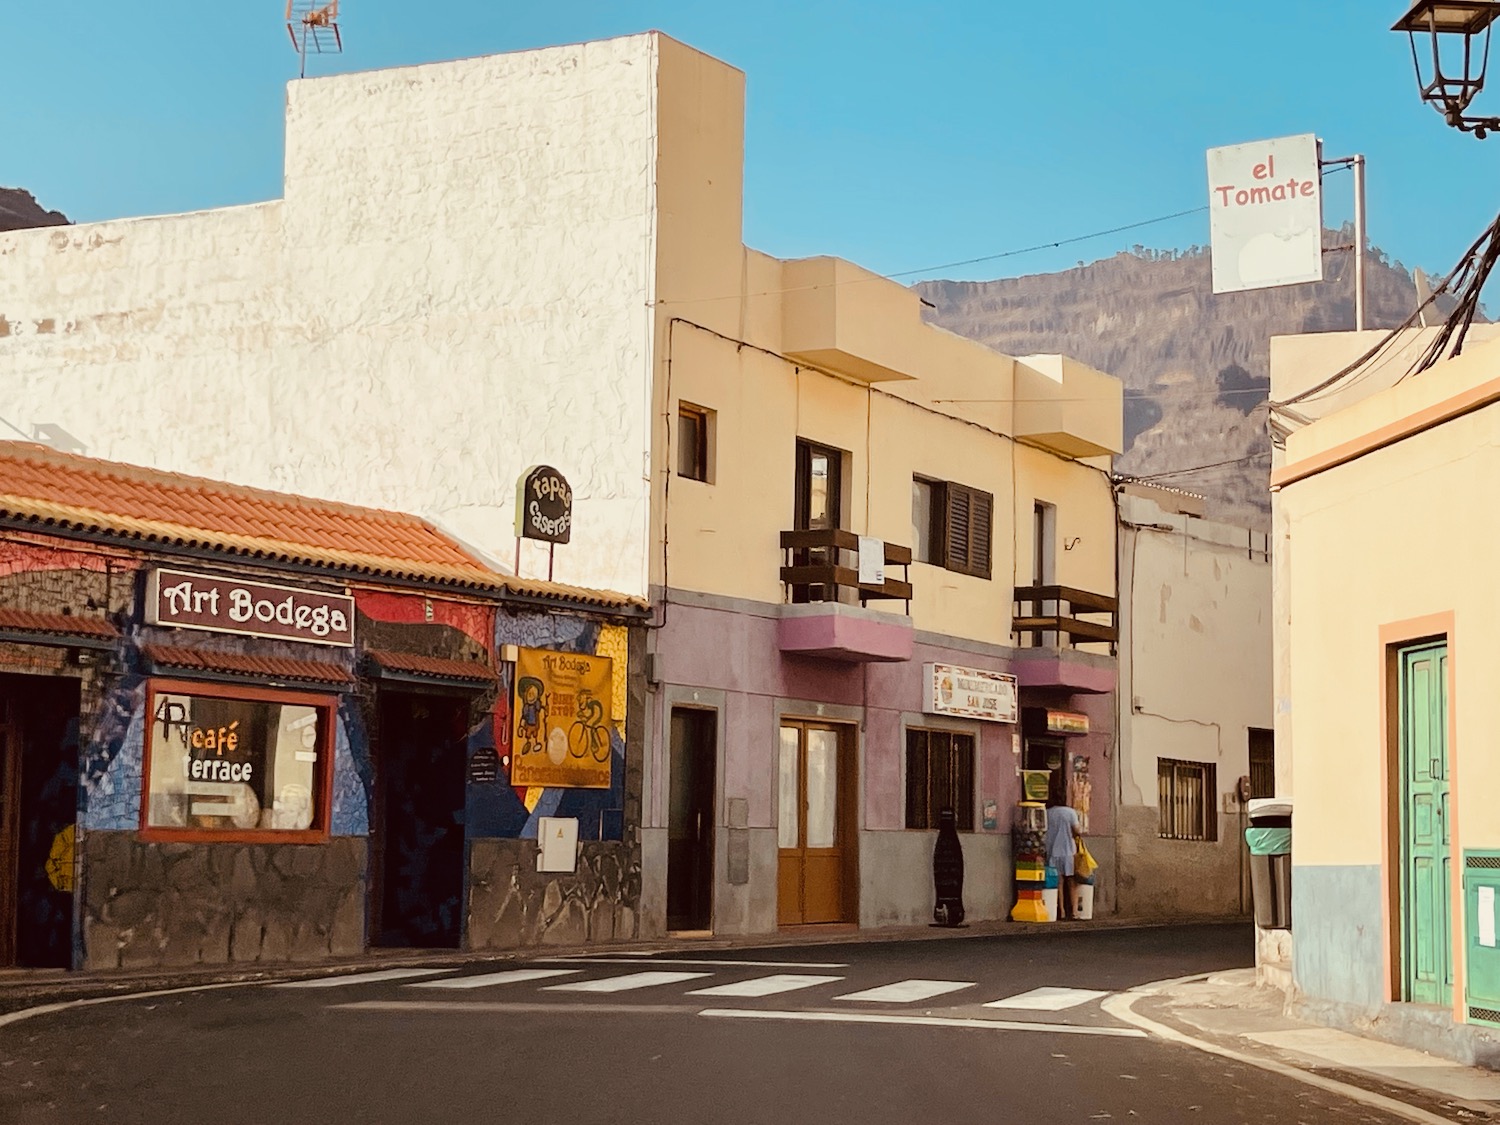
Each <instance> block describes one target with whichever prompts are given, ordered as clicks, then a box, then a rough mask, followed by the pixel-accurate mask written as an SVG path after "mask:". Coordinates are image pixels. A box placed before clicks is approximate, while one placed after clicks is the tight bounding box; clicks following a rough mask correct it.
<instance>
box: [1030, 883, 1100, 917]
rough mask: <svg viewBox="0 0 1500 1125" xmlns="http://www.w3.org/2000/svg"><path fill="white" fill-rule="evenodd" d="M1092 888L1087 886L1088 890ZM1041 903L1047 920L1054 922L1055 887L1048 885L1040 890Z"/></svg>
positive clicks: (1055, 908)
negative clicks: (1044, 908) (1045, 911)
mask: <svg viewBox="0 0 1500 1125" xmlns="http://www.w3.org/2000/svg"><path fill="white" fill-rule="evenodd" d="M1093 889H1094V888H1093V887H1090V888H1089V890H1091V891H1092V890H1093ZM1042 905H1043V906H1045V907H1046V908H1047V921H1049V922H1056V921H1057V888H1056V887H1048V888H1047V889H1046V890H1044V891H1042Z"/></svg>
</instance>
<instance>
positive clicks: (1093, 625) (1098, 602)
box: [1012, 586, 1120, 647]
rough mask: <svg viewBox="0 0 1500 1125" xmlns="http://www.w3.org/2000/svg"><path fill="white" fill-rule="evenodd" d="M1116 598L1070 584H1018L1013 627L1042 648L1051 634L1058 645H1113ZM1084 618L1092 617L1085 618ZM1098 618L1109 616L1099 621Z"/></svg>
mask: <svg viewBox="0 0 1500 1125" xmlns="http://www.w3.org/2000/svg"><path fill="white" fill-rule="evenodd" d="M1119 605H1120V603H1119V601H1118V599H1116V598H1112V597H1110V596H1108V595H1107V594H1093V593H1090V592H1089V591H1087V590H1075V589H1074V588H1073V587H1071V586H1017V587H1016V613H1015V620H1014V622H1013V624H1012V628H1013V629H1014V630H1015V631H1016V633H1018V634H1020V635H1021V636H1023V637H1024V636H1028V635H1029V636H1030V638H1031V644H1032V645H1033V646H1035V647H1043V646H1044V645H1046V644H1047V641H1046V638H1047V635H1048V634H1049V633H1050V634H1052V635H1054V636H1055V637H1056V638H1057V642H1058V644H1059V645H1061V644H1062V643H1064V642H1063V638H1064V637H1066V638H1067V641H1066V643H1067V644H1068V645H1078V644H1106V643H1107V644H1113V643H1114V642H1115V641H1117V640H1119V639H1120V628H1119V623H1118V613H1119ZM1085 617H1089V618H1094V620H1084V618H1085ZM1099 618H1108V620H1105V621H1101V620H1098V619H1099Z"/></svg>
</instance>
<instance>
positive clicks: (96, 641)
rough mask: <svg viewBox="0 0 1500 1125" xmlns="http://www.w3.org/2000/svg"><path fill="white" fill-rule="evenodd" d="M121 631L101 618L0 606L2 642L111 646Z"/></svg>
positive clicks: (97, 647) (82, 646) (78, 646)
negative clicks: (35, 611)
mask: <svg viewBox="0 0 1500 1125" xmlns="http://www.w3.org/2000/svg"><path fill="white" fill-rule="evenodd" d="M119 639H120V631H119V630H118V629H116V628H115V627H114V626H113V625H111V624H110V623H109V622H108V621H106V620H104V618H102V617H82V616H75V615H74V614H71V613H33V612H32V611H30V610H25V609H0V641H11V642H14V643H19V644H28V645H58V646H61V647H65V648H92V649H110V648H114V647H115V642H116V641H118V640H119Z"/></svg>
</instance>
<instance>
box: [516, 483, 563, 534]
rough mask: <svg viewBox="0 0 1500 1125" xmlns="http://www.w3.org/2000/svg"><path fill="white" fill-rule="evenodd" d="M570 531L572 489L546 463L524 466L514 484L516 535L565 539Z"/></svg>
mask: <svg viewBox="0 0 1500 1125" xmlns="http://www.w3.org/2000/svg"><path fill="white" fill-rule="evenodd" d="M572 535H573V490H572V488H570V487H569V486H568V480H567V478H566V477H564V476H563V475H562V474H561V473H560V472H558V471H557V470H556V469H554V468H552V467H551V466H550V465H537V466H535V467H534V468H530V469H527V470H526V473H525V475H524V476H522V477H521V479H520V481H519V482H518V483H517V485H516V536H517V538H520V539H540V540H542V541H543V542H546V543H566V542H567V541H568V540H569V539H570V538H571V537H572Z"/></svg>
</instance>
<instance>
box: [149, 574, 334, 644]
mask: <svg viewBox="0 0 1500 1125" xmlns="http://www.w3.org/2000/svg"><path fill="white" fill-rule="evenodd" d="M146 624H148V625H169V626H171V627H173V628H176V629H206V630H209V631H211V632H215V633H241V634H245V635H247V636H252V637H274V638H275V639H277V640H284V641H305V642H307V643H308V644H315V645H337V646H340V647H342V648H349V647H351V646H352V645H353V644H354V599H353V598H351V597H349V596H348V595H347V594H324V593H320V592H318V591H314V590H298V589H294V588H293V587H291V586H273V585H271V584H269V583H266V582H243V581H241V580H240V579H237V578H224V577H222V576H221V575H217V574H193V573H190V572H188V571H183V570H166V569H158V570H154V571H152V572H151V577H150V579H149V581H148V584H147V589H146Z"/></svg>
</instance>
